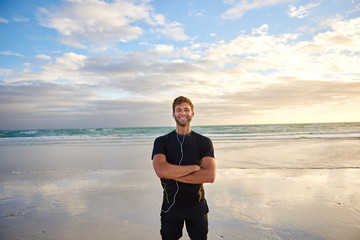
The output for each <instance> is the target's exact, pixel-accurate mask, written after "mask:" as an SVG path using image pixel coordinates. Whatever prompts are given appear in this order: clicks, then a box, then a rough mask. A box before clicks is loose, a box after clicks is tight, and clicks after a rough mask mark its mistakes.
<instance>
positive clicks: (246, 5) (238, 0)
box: [222, 0, 290, 19]
mask: <svg viewBox="0 0 360 240" xmlns="http://www.w3.org/2000/svg"><path fill="white" fill-rule="evenodd" d="M289 1H290V0H253V1H248V0H230V1H229V0H226V1H224V3H225V4H230V5H234V6H233V7H231V8H229V9H228V10H227V11H226V12H225V13H224V14H223V15H222V17H223V18H224V19H238V18H241V17H242V16H243V15H244V14H245V13H246V12H247V11H250V10H253V9H259V8H264V7H267V6H271V5H276V4H280V3H285V2H289Z"/></svg>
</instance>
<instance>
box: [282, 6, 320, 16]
mask: <svg viewBox="0 0 360 240" xmlns="http://www.w3.org/2000/svg"><path fill="white" fill-rule="evenodd" d="M319 5H320V2H318V3H309V4H306V5H304V6H299V7H295V6H293V5H290V6H289V8H290V10H289V16H290V17H294V18H304V17H307V16H308V15H309V12H310V9H312V8H315V7H317V6H319Z"/></svg>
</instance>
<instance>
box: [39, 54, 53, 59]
mask: <svg viewBox="0 0 360 240" xmlns="http://www.w3.org/2000/svg"><path fill="white" fill-rule="evenodd" d="M36 58H38V59H44V60H50V59H51V57H50V56H48V55H45V54H39V55H36Z"/></svg>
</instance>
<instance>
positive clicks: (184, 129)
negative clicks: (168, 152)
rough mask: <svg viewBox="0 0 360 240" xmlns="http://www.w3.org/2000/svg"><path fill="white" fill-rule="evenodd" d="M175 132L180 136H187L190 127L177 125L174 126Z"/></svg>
mask: <svg viewBox="0 0 360 240" xmlns="http://www.w3.org/2000/svg"><path fill="white" fill-rule="evenodd" d="M176 132H177V133H178V134H180V135H186V134H189V133H190V132H191V128H190V125H187V126H184V127H183V126H180V125H177V126H176Z"/></svg>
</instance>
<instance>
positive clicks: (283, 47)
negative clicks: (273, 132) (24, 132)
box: [0, 0, 360, 130]
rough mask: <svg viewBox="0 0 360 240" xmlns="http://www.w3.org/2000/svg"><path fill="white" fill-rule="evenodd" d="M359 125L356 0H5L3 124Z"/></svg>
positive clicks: (0, 39) (0, 30)
mask: <svg viewBox="0 0 360 240" xmlns="http://www.w3.org/2000/svg"><path fill="white" fill-rule="evenodd" d="M180 95H184V96H187V97H189V98H190V99H191V100H192V102H193V103H194V106H195V111H194V112H195V117H194V119H193V125H197V126H204V125H240V124H277V123H279V124H281V123H314V122H358V121H359V120H360V110H359V109H360V1H358V0H315V1H298V0H222V1H221V0H217V1H215V0H177V1H175V0H153V1H150V0H106V1H104V0H54V1H52V0H37V1H29V0H3V1H1V2H0V129H2V130H10V129H54V128H98V127H99V128H100V127H152V126H154V127H155V126H173V125H174V121H173V119H172V118H171V114H172V109H171V105H172V101H173V99H174V98H175V97H177V96H180Z"/></svg>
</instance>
